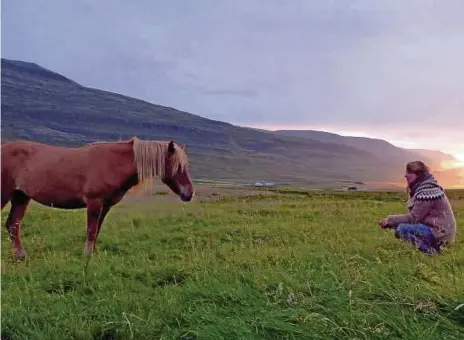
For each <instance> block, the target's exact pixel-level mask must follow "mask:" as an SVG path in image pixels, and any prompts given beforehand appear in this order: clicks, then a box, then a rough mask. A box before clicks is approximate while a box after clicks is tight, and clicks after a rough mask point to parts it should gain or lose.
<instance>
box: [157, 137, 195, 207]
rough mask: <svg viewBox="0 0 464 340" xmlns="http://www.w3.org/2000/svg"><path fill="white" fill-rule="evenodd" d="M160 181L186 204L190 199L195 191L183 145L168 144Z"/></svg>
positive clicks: (171, 142)
mask: <svg viewBox="0 0 464 340" xmlns="http://www.w3.org/2000/svg"><path fill="white" fill-rule="evenodd" d="M162 181H163V183H164V184H166V185H167V186H168V187H169V188H170V189H171V190H172V191H173V192H174V193H175V194H177V195H179V197H180V199H181V200H182V201H184V202H188V201H190V200H191V199H192V197H193V195H194V194H195V190H194V188H193V184H192V181H191V179H190V174H189V169H188V159H187V154H186V152H185V145H177V144H176V143H174V142H173V141H170V142H169V144H168V152H167V154H166V160H165V169H164V176H163V178H162Z"/></svg>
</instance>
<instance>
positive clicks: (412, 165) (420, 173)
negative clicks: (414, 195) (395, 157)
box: [406, 161, 430, 194]
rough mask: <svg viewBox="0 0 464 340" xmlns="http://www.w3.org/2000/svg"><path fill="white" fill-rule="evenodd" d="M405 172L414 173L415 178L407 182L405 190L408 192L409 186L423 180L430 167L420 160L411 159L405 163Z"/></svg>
mask: <svg viewBox="0 0 464 340" xmlns="http://www.w3.org/2000/svg"><path fill="white" fill-rule="evenodd" d="M406 172H407V173H410V174H415V175H416V176H417V179H416V180H415V181H414V182H413V183H410V184H408V186H407V189H406V190H407V192H408V194H410V190H411V188H412V187H413V186H414V185H415V184H416V183H418V182H420V181H422V180H424V178H425V177H426V176H427V175H428V174H429V173H430V168H429V167H428V166H427V165H425V163H424V162H422V161H412V162H409V163H407V164H406Z"/></svg>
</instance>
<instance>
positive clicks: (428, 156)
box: [275, 130, 456, 170]
mask: <svg viewBox="0 0 464 340" xmlns="http://www.w3.org/2000/svg"><path fill="white" fill-rule="evenodd" d="M275 132H276V133H277V134H279V135H282V136H293V137H302V138H309V139H313V140H318V141H321V142H326V143H336V144H339V145H347V146H352V147H354V148H357V149H359V150H364V151H367V152H369V153H372V154H374V155H379V157H382V158H383V159H396V160H397V161H400V162H403V163H406V162H409V161H412V160H423V161H425V162H426V163H427V164H429V165H430V166H431V167H432V168H434V169H437V170H438V169H440V167H441V163H442V162H443V161H456V158H454V157H453V156H451V155H448V154H445V153H443V152H440V151H431V150H422V149H417V150H411V149H403V148H399V147H396V146H394V145H392V144H391V143H389V142H387V141H385V140H382V139H376V138H366V137H351V136H341V135H338V134H335V133H329V132H324V131H315V130H277V131H275Z"/></svg>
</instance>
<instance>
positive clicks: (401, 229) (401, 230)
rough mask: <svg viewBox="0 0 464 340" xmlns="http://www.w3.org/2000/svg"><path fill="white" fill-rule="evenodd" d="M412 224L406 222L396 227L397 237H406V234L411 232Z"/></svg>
mask: <svg viewBox="0 0 464 340" xmlns="http://www.w3.org/2000/svg"><path fill="white" fill-rule="evenodd" d="M409 229H410V225H409V224H406V223H400V224H398V226H397V227H396V228H395V237H396V238H404V235H405V234H407V233H408V232H409Z"/></svg>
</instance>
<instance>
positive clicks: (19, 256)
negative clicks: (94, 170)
mask: <svg viewBox="0 0 464 340" xmlns="http://www.w3.org/2000/svg"><path fill="white" fill-rule="evenodd" d="M13 253H14V257H15V259H16V260H17V261H24V260H25V259H26V257H27V253H26V251H25V250H24V249H15V250H14V251H13Z"/></svg>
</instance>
